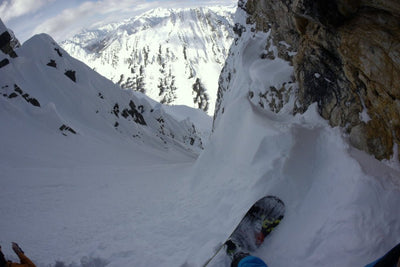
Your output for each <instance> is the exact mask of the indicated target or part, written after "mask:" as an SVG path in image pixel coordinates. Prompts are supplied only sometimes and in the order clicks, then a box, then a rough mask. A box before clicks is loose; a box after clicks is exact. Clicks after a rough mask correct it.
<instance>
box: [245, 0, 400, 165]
mask: <svg viewBox="0 0 400 267" xmlns="http://www.w3.org/2000/svg"><path fill="white" fill-rule="evenodd" d="M245 8H246V11H247V12H248V13H249V18H248V23H254V24H255V25H256V26H255V27H256V30H262V31H268V30H271V31H272V36H273V40H274V44H275V45H277V46H278V47H279V42H280V41H285V42H286V43H288V44H289V45H290V46H291V48H292V49H295V50H296V51H297V55H296V56H295V57H285V56H284V55H285V53H280V55H281V56H282V55H283V56H282V58H284V59H286V60H289V61H292V63H293V65H294V67H295V75H296V78H297V82H298V84H299V92H298V101H297V103H298V104H297V106H296V107H294V112H303V111H305V110H306V109H307V107H308V106H309V105H310V104H312V103H314V102H317V103H318V108H319V112H320V114H321V116H322V117H324V118H325V119H327V120H329V122H330V124H331V125H332V126H341V127H344V128H345V129H346V130H347V131H348V133H350V141H351V143H352V144H353V145H354V146H355V147H357V148H359V149H362V150H365V151H367V152H369V153H371V154H373V155H375V157H376V158H378V159H388V158H390V157H391V156H392V154H393V148H394V144H396V143H397V144H398V145H400V1H398V0H336V1H326V0H278V1H270V0H248V1H247V4H246V6H245ZM282 49H284V48H282ZM362 113H364V115H363V116H362V115H361V114H362ZM365 113H367V114H368V115H367V118H366V114H365Z"/></svg>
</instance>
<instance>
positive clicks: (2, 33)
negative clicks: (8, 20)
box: [0, 19, 20, 65]
mask: <svg viewBox="0 0 400 267" xmlns="http://www.w3.org/2000/svg"><path fill="white" fill-rule="evenodd" d="M19 46H20V43H19V41H18V40H17V38H15V36H14V33H13V32H12V31H10V30H9V29H7V28H6V26H5V25H4V23H3V22H2V21H1V19H0V50H1V51H2V52H3V53H4V54H6V55H8V56H10V57H12V58H15V57H17V54H16V53H15V51H14V49H15V48H18V47H19ZM7 61H8V60H7ZM2 62H5V61H4V60H2ZM4 64H5V63H0V65H4ZM7 64H8V63H7Z"/></svg>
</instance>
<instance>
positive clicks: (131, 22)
mask: <svg viewBox="0 0 400 267" xmlns="http://www.w3.org/2000/svg"><path fill="white" fill-rule="evenodd" d="M233 12H234V7H232V6H229V7H224V6H214V7H210V8H206V7H201V8H200V7H199V8H183V9H164V8H158V9H155V10H151V11H148V12H146V13H144V14H142V15H140V16H137V17H134V18H132V19H128V20H125V21H121V22H119V23H114V24H107V25H103V26H100V27H98V26H97V27H96V28H94V29H90V30H85V31H83V32H81V33H79V34H77V35H75V36H74V37H73V38H71V39H70V40H66V41H64V42H63V43H62V44H61V45H62V46H63V48H64V49H65V50H67V51H68V52H69V53H70V54H71V55H72V56H74V57H76V58H78V59H79V60H82V61H83V62H85V63H86V64H88V65H89V66H90V67H92V68H93V69H95V70H96V71H98V72H99V73H101V74H102V75H104V76H105V77H107V78H109V79H111V80H112V81H114V82H115V83H118V84H120V85H121V86H122V87H124V88H130V89H133V90H135V91H141V92H144V93H146V95H148V96H150V97H151V98H153V99H155V100H157V101H160V102H162V103H167V104H178V105H187V106H190V107H195V108H200V109H202V110H205V111H208V114H210V115H212V114H213V112H214V106H215V97H216V92H217V88H218V86H217V85H218V77H219V73H220V71H221V68H222V66H223V64H224V62H225V59H226V57H227V54H228V51H229V47H230V44H231V42H232V36H233V31H232V16H233ZM194 86H196V87H195V88H194Z"/></svg>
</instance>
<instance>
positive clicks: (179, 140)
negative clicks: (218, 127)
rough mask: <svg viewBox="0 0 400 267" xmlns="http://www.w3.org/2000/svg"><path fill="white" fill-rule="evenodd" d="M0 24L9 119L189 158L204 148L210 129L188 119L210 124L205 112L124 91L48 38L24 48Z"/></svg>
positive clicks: (1, 77) (0, 82)
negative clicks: (174, 151) (175, 152)
mask: <svg viewBox="0 0 400 267" xmlns="http://www.w3.org/2000/svg"><path fill="white" fill-rule="evenodd" d="M0 26H1V28H0V30H2V31H3V32H2V33H0V34H1V38H0V49H1V51H0V62H1V64H0V92H1V95H0V101H1V102H2V103H1V105H2V107H3V108H4V109H5V112H6V113H7V112H9V111H10V114H9V116H10V117H12V118H14V117H16V116H19V115H21V114H24V115H23V116H25V117H26V118H28V119H27V120H28V121H30V123H32V124H33V125H34V127H38V128H39V129H40V131H45V132H46V133H52V132H54V133H56V134H58V135H59V137H60V138H73V137H74V136H75V137H76V138H81V137H83V136H86V135H89V136H91V135H95V136H99V135H104V134H106V135H109V136H114V138H117V139H128V140H131V141H132V143H138V144H143V143H144V144H146V145H150V146H153V147H155V149H160V148H161V149H164V150H169V149H177V150H179V151H184V153H187V154H189V155H191V156H196V155H197V154H198V153H199V152H200V151H201V150H202V149H203V140H204V139H205V138H208V132H209V131H208V127H209V126H204V125H203V126H200V127H199V126H198V125H196V123H193V122H192V121H191V119H189V117H192V118H194V117H197V118H200V120H201V121H202V122H204V121H207V120H208V119H209V117H208V116H207V115H206V114H204V113H203V112H202V111H200V110H194V109H191V108H184V107H165V106H163V105H161V104H160V103H158V102H156V101H154V100H152V99H150V98H149V97H147V96H145V95H143V94H142V93H140V92H134V91H130V90H123V89H121V88H120V87H119V86H118V85H115V84H114V83H112V82H111V81H109V80H108V79H106V78H104V77H102V76H101V75H99V74H98V73H96V72H95V71H93V70H92V69H91V68H89V67H88V66H86V65H85V64H84V63H82V62H80V61H78V60H76V59H74V58H73V57H71V56H70V55H69V54H68V53H67V52H66V51H65V50H64V49H62V48H61V47H60V46H59V45H58V44H57V43H56V42H55V41H54V40H53V39H52V38H51V37H50V36H48V35H46V34H40V35H35V36H34V37H32V38H31V39H29V40H28V41H26V42H25V43H24V44H23V45H22V46H20V45H19V43H18V41H16V39H15V37H14V35H13V34H12V32H11V31H10V30H8V29H7V28H6V27H5V26H4V24H3V23H2V22H1V21H0ZM182 109H184V111H182ZM182 112H184V113H186V115H187V116H188V117H184V116H183V115H180V113H182ZM195 113H196V114H195ZM18 114H19V115H18ZM188 114H191V115H188ZM10 121H11V118H10Z"/></svg>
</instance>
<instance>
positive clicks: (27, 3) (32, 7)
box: [0, 0, 54, 21]
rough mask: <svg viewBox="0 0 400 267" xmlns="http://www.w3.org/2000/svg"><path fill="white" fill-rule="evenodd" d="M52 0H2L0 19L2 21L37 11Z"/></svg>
mask: <svg viewBox="0 0 400 267" xmlns="http://www.w3.org/2000/svg"><path fill="white" fill-rule="evenodd" d="M53 1H54V0H4V1H3V2H2V3H1V4H0V17H1V18H2V19H3V20H4V21H8V20H10V19H12V18H16V17H20V16H22V15H26V14H30V13H33V12H35V11H37V10H38V9H39V8H41V7H43V6H44V5H46V4H48V3H50V2H53Z"/></svg>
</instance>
